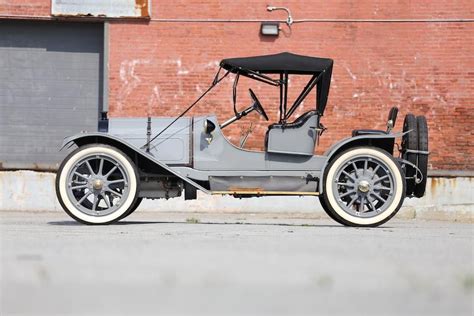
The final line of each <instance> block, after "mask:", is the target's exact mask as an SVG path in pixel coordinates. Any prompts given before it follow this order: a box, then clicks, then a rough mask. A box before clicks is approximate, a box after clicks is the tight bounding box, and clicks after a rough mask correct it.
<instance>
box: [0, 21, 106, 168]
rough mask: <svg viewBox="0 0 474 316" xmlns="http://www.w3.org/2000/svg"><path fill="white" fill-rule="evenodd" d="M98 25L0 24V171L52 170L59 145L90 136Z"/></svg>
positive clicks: (96, 96) (97, 93) (99, 55)
mask: <svg viewBox="0 0 474 316" xmlns="http://www.w3.org/2000/svg"><path fill="white" fill-rule="evenodd" d="M102 60H103V25H102V24H96V23H94V24H90V23H59V22H38V21H0V163H1V164H2V165H1V166H0V169H1V168H2V167H3V169H6V168H7V169H10V168H34V169H49V168H56V167H57V165H58V163H59V162H60V160H61V159H62V157H64V153H59V152H58V150H59V147H60V144H61V142H62V139H63V138H64V137H65V136H69V135H72V134H75V133H78V132H80V131H82V130H88V131H96V130H97V121H98V113H99V110H100V109H101V107H102V93H103V91H102V71H103V69H102V68H103V67H102V65H103V61H102Z"/></svg>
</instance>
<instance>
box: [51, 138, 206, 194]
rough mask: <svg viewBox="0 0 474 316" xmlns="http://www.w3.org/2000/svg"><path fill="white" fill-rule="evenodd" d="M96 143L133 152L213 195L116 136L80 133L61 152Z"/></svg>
mask: <svg viewBox="0 0 474 316" xmlns="http://www.w3.org/2000/svg"><path fill="white" fill-rule="evenodd" d="M94 143H97V144H107V145H111V146H115V147H117V148H119V149H121V150H122V151H126V152H133V153H135V154H137V155H140V156H141V157H143V158H146V159H148V160H149V161H151V162H152V163H154V164H156V166H157V167H158V168H162V169H164V170H166V171H167V172H169V173H171V174H173V175H175V176H176V177H178V178H180V179H182V180H183V181H184V182H187V183H189V184H190V185H192V186H193V187H195V188H196V189H199V190H201V191H203V192H205V193H207V194H210V193H211V192H210V191H209V190H207V189H206V188H204V187H202V186H201V185H199V184H197V183H196V182H194V181H193V180H191V179H190V178H188V177H186V176H184V175H182V174H181V173H180V172H178V171H176V170H173V169H172V168H170V167H169V166H168V165H167V164H166V163H164V162H162V161H160V160H158V159H156V158H155V157H153V156H152V155H151V154H149V153H147V152H146V151H144V150H142V149H140V148H139V147H137V146H135V145H133V144H130V143H129V142H127V141H126V140H123V139H121V138H119V137H117V136H114V135H111V134H108V133H101V132H94V133H80V134H76V135H73V136H70V137H66V138H65V139H64V140H63V143H62V146H61V149H60V150H63V149H64V148H66V147H70V146H72V145H73V144H76V145H77V146H83V145H86V144H94ZM132 158H133V157H132Z"/></svg>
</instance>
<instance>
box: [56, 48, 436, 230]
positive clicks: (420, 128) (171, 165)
mask: <svg viewBox="0 0 474 316" xmlns="http://www.w3.org/2000/svg"><path fill="white" fill-rule="evenodd" d="M332 68H333V60H331V59H327V58H316V57H308V56H301V55H295V54H291V53H280V54H275V55H267V56H256V57H247V58H231V59H224V60H222V61H221V63H220V68H219V71H218V72H217V74H216V75H215V77H214V80H213V82H212V84H211V85H210V87H209V89H208V90H207V91H205V92H204V94H203V95H201V96H200V97H199V98H198V99H197V100H196V101H195V102H194V103H193V104H191V105H190V106H189V107H188V108H186V109H185V111H183V113H181V114H180V115H178V116H177V117H173V118H169V117H152V118H151V117H143V118H112V119H110V120H108V122H107V124H106V127H105V129H104V130H103V131H101V132H93V133H87V132H84V133H81V134H78V135H75V136H72V137H68V138H66V139H65V140H64V143H63V147H70V146H73V145H75V146H77V148H76V149H75V150H73V151H72V152H71V153H70V154H69V155H68V156H67V157H66V158H65V159H64V161H63V162H62V164H61V166H60V168H59V170H58V173H57V177H56V192H57V197H58V199H59V202H60V203H61V205H62V207H63V208H64V210H65V211H66V213H68V214H69V215H70V216H71V217H72V218H74V219H75V220H77V221H79V222H81V223H86V224H110V223H114V222H116V221H119V220H121V219H123V218H125V217H127V216H128V215H130V214H131V213H132V212H133V211H134V210H135V209H136V208H137V207H138V205H139V204H140V202H141V201H142V199H144V198H150V199H160V198H162V199H170V198H176V197H179V196H181V195H184V199H185V200H190V199H196V198H197V191H201V192H204V193H206V194H212V195H231V196H234V197H237V198H243V197H266V196H277V195H278V196H315V197H319V201H320V202H321V205H322V207H323V208H324V210H325V211H326V212H327V214H328V215H329V216H330V217H331V218H332V219H334V220H335V221H336V222H338V223H340V224H342V225H348V226H378V225H380V224H383V223H385V222H387V221H388V220H389V219H390V218H392V217H393V216H394V215H395V214H396V213H397V211H398V210H399V209H400V207H401V206H402V204H403V201H404V199H405V197H422V196H423V195H424V192H425V187H426V175H427V166H428V128H427V124H426V119H425V117H423V116H418V117H415V116H414V115H412V114H408V115H407V116H406V117H405V120H404V125H403V131H402V132H399V133H393V132H392V128H393V126H394V125H395V121H396V117H397V113H398V109H397V108H395V107H394V108H392V109H391V110H390V113H389V116H388V121H387V130H366V129H358V130H354V131H353V133H352V135H351V136H350V137H347V138H345V139H343V140H341V141H339V142H337V143H335V144H334V145H333V146H332V147H331V148H329V149H328V150H327V151H326V152H325V154H323V155H315V154H314V152H315V146H317V144H318V139H319V137H321V134H322V133H323V131H324V130H325V129H326V128H325V127H324V126H323V124H322V122H321V121H322V117H323V114H324V110H325V108H326V104H327V100H328V93H329V86H330V83H331V74H332ZM229 74H233V76H234V89H233V100H234V105H233V106H234V116H233V117H232V118H230V119H229V120H227V121H226V122H224V123H219V122H218V121H217V118H216V116H215V115H213V114H209V115H206V116H195V117H186V116H185V114H186V113H187V112H188V111H189V110H190V109H191V108H192V107H193V106H195V105H196V104H197V103H198V102H199V101H200V100H201V98H202V97H203V96H204V95H206V94H207V93H208V92H209V91H210V90H211V89H212V88H213V87H215V86H216V85H217V84H218V83H219V82H220V81H221V80H222V79H223V78H224V77H226V76H227V75H229ZM291 75H299V76H303V75H305V76H307V78H308V82H307V84H306V86H305V87H304V88H303V90H302V91H301V93H300V94H299V96H298V97H297V98H296V99H295V100H294V102H293V103H292V105H291V106H288V99H287V95H288V93H287V92H288V78H289V76H291ZM240 76H245V77H248V78H251V79H254V80H257V81H259V82H263V83H265V84H269V85H273V86H275V87H277V90H279V95H280V103H279V120H278V121H277V122H274V123H272V124H270V125H268V129H267V132H266V135H265V140H264V143H265V148H264V150H263V151H254V150H247V149H244V148H243V145H242V144H241V146H240V147H239V146H236V145H233V144H232V143H231V142H229V141H228V139H226V137H225V136H224V135H223V133H222V130H223V129H224V128H232V127H230V126H231V125H232V123H234V122H236V121H237V120H240V119H242V118H243V117H245V116H247V115H248V114H249V113H251V112H253V111H255V112H257V113H258V114H259V115H261V116H262V117H263V118H264V119H265V120H268V117H267V114H266V113H265V110H264V107H263V106H262V104H261V103H260V101H259V99H258V98H257V96H256V94H255V93H254V92H253V91H252V89H249V93H250V96H251V99H252V100H253V102H252V104H250V106H249V107H247V108H246V109H244V110H242V111H239V110H238V109H237V107H236V101H235V100H236V90H237V89H236V87H237V84H238V80H239V77H240ZM278 88H279V89H278ZM311 91H315V93H316V104H315V105H314V108H312V109H311V110H309V111H307V112H305V113H304V114H302V115H299V116H298V117H296V118H292V114H294V113H295V110H296V109H297V108H298V107H299V106H300V105H301V103H302V101H303V100H304V99H305V98H306V97H307V96H308V94H309V93H310V92H311ZM341 123H342V122H341ZM397 138H400V139H401V142H400V146H397V151H396V152H395V150H394V149H395V144H396V139H397ZM262 141H263V140H262ZM394 155H395V157H394ZM295 207H297V206H295ZM315 207H316V203H315Z"/></svg>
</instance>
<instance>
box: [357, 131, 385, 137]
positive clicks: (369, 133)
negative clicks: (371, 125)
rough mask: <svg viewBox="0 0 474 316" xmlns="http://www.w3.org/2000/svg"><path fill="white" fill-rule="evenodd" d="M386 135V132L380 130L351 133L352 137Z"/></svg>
mask: <svg viewBox="0 0 474 316" xmlns="http://www.w3.org/2000/svg"><path fill="white" fill-rule="evenodd" d="M381 134H385V135H386V134H387V132H386V131H382V130H380V129H355V130H353V131H352V137H354V136H361V135H381Z"/></svg>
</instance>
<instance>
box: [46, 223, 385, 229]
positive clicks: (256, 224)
mask: <svg viewBox="0 0 474 316" xmlns="http://www.w3.org/2000/svg"><path fill="white" fill-rule="evenodd" d="M147 224H186V225H245V226H283V227H326V228H351V227H345V226H342V225H337V224H289V223H252V222H217V221H216V222H192V223H190V222H186V221H123V222H118V223H115V224H110V225H114V226H122V225H147ZM48 225H52V226H96V225H86V224H81V223H78V222H75V221H52V222H48ZM98 226H100V225H98ZM104 226H107V225H104ZM385 228H387V227H385Z"/></svg>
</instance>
